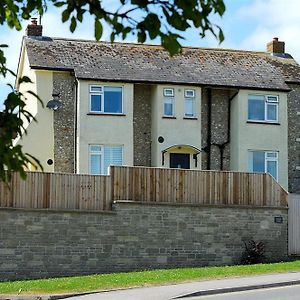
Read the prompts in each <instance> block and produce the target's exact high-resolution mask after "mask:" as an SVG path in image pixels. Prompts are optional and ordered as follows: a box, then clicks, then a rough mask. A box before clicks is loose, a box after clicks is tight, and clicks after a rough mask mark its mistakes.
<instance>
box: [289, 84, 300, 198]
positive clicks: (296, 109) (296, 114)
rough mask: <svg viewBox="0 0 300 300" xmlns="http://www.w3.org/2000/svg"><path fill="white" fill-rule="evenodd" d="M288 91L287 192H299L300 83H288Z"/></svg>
mask: <svg viewBox="0 0 300 300" xmlns="http://www.w3.org/2000/svg"><path fill="white" fill-rule="evenodd" d="M290 87H291V89H292V91H291V92H290V93H288V124H289V125H288V153H289V154H288V160H289V161H288V167H289V175H288V176H289V192H291V193H299V194H300V169H297V167H300V140H298V141H297V139H300V85H296V84H293V85H290Z"/></svg>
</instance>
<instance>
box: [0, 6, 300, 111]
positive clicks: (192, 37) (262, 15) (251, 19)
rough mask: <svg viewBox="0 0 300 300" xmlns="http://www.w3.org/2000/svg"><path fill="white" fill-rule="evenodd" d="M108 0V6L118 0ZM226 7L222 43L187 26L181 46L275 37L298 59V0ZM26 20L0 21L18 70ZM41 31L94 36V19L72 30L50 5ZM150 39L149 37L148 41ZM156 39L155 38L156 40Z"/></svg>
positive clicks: (250, 46)
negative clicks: (10, 24) (17, 26)
mask: <svg viewBox="0 0 300 300" xmlns="http://www.w3.org/2000/svg"><path fill="white" fill-rule="evenodd" d="M103 1H104V2H107V3H108V2H109V5H110V7H111V8H113V7H114V5H116V2H118V3H119V1H117V0H103ZM225 5H226V11H225V14H224V15H223V17H222V18H220V17H217V16H216V15H213V16H212V18H211V20H212V22H213V23H216V24H217V25H219V26H221V28H222V29H223V31H224V34H225V40H224V42H223V43H222V44H219V43H218V41H217V40H216V39H215V38H214V37H213V36H212V35H211V34H208V35H207V36H206V37H205V38H203V39H201V38H200V36H199V35H198V34H197V32H195V30H188V31H186V32H185V33H184V34H183V35H184V38H185V40H184V41H182V44H183V45H184V46H195V47H213V48H231V49H244V50H258V51H265V49H266V44H267V42H269V41H271V40H272V39H273V37H278V38H279V40H280V41H284V42H285V46H286V52H287V53H290V54H291V55H292V56H293V57H294V58H295V59H296V60H297V61H298V62H299V63H300V42H299V36H300V21H299V20H300V1H299V0H225ZM28 23H30V22H29V21H24V22H23V23H22V27H23V29H22V30H21V31H19V32H17V31H16V30H11V29H9V28H7V27H6V26H4V25H2V26H1V25H0V44H7V45H8V46H9V48H8V49H7V50H6V51H5V55H6V58H7V66H8V67H9V68H10V69H12V70H13V71H16V70H17V66H18V59H19V53H20V48H21V41H22V36H23V35H24V34H25V28H26V26H27V24H28ZM42 25H43V35H44V36H50V37H64V38H74V39H77V38H78V39H79V38H80V39H94V28H93V19H92V18H91V17H87V18H86V19H85V20H84V22H83V23H82V24H80V26H79V27H78V28H77V29H76V31H75V32H74V33H73V34H72V33H71V32H70V31H69V26H68V24H67V23H65V24H63V23H62V22H61V14H60V11H59V10H58V9H57V8H51V7H50V8H49V9H48V10H47V12H46V14H45V15H44V16H43V19H42ZM109 36H110V32H109V28H107V27H104V32H103V37H102V39H101V40H107V41H108V40H109ZM126 41H127V42H136V40H135V37H133V36H129V38H128V39H127V40H126ZM147 42H151V41H147ZM155 42H156V43H158V41H155ZM7 83H11V84H14V79H13V78H12V77H11V76H10V77H7V78H5V79H3V78H1V77H0V107H1V105H2V102H3V100H4V99H5V98H6V95H7V93H8V92H9V91H10V89H9V88H8V87H7Z"/></svg>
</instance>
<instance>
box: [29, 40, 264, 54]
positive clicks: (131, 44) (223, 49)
mask: <svg viewBox="0 0 300 300" xmlns="http://www.w3.org/2000/svg"><path fill="white" fill-rule="evenodd" d="M44 37H45V38H49V39H51V40H54V41H72V42H87V43H102V44H108V45H112V44H116V45H125V46H126V45H128V46H138V47H145V48H148V47H157V48H160V49H162V50H164V48H163V47H162V46H161V45H159V44H149V43H137V42H126V41H115V42H113V43H111V42H110V41H96V40H89V39H75V38H62V37H46V36H44ZM26 38H29V39H32V38H31V37H26ZM33 39H34V40H36V39H35V38H33ZM39 40H40V39H39ZM42 41H43V40H42ZM182 49H183V50H209V51H217V52H222V51H226V52H235V53H237V52H241V53H251V54H269V53H268V52H265V51H254V50H244V49H232V48H215V47H211V48H210V47H200V46H199V47H198V46H183V45H182Z"/></svg>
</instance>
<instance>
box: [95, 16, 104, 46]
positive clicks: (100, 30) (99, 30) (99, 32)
mask: <svg viewBox="0 0 300 300" xmlns="http://www.w3.org/2000/svg"><path fill="white" fill-rule="evenodd" d="M102 33H103V27H102V24H101V22H100V21H99V19H95V38H96V40H97V41H99V40H100V39H101V37H102Z"/></svg>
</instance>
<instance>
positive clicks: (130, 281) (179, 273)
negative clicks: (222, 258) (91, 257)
mask: <svg viewBox="0 0 300 300" xmlns="http://www.w3.org/2000/svg"><path fill="white" fill-rule="evenodd" d="M291 271H300V260H297V261H292V262H284V263H274V264H259V265H250V266H227V267H202V268H180V269H165V270H151V271H141V272H128V273H111V274H100V275H90V276H80V277H63V278H51V279H39V280H24V281H10V282H0V294H17V293H18V292H20V291H21V294H40V295H42V294H60V293H77V292H87V291H101V290H108V289H116V288H129V287H138V286H146V285H147V286H149V285H159V284H167V283H179V282H187V281H193V280H209V279H220V278H227V277H237V276H249V275H250V276H251V275H259V274H270V273H283V272H291Z"/></svg>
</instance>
